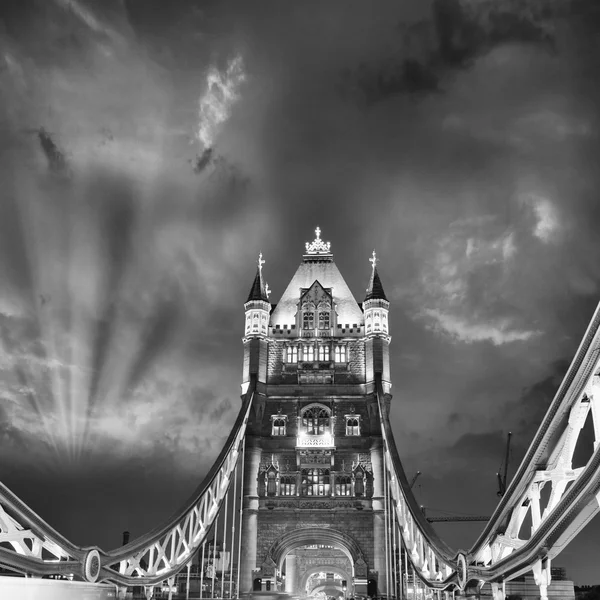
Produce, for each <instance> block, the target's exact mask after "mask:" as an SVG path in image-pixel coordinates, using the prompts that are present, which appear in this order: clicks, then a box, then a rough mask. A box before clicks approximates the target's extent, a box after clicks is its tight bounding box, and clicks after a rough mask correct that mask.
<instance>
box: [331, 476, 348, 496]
mask: <svg viewBox="0 0 600 600" xmlns="http://www.w3.org/2000/svg"><path fill="white" fill-rule="evenodd" d="M335 495H336V496H351V495H352V478H351V477H350V476H349V475H339V476H336V478H335Z"/></svg>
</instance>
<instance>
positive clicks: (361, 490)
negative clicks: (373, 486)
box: [354, 469, 365, 496]
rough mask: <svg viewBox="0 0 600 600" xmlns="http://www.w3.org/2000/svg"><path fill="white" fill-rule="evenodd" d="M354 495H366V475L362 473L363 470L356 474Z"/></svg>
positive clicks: (358, 470) (357, 471)
mask: <svg viewBox="0 0 600 600" xmlns="http://www.w3.org/2000/svg"><path fill="white" fill-rule="evenodd" d="M354 495H355V496H364V495H365V474H364V473H363V472H362V470H361V469H357V470H356V472H355V473H354Z"/></svg>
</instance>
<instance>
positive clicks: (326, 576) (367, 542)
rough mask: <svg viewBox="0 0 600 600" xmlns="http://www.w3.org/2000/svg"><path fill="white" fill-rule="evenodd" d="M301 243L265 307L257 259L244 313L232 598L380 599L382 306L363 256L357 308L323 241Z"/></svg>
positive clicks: (385, 365)
mask: <svg viewBox="0 0 600 600" xmlns="http://www.w3.org/2000/svg"><path fill="white" fill-rule="evenodd" d="M316 234H317V235H316V239H315V240H314V241H313V242H312V243H310V244H306V252H305V254H304V256H303V260H302V262H301V264H300V266H299V267H298V269H297V271H296V273H295V275H294V276H293V278H292V280H291V282H290V284H289V285H288V287H287V289H286V290H285V292H284V293H283V296H282V297H281V299H280V301H279V302H278V303H277V304H276V305H272V304H271V303H270V302H269V298H268V294H267V286H266V285H265V282H264V280H263V276H262V263H263V261H262V259H259V265H258V270H257V273H256V277H255V280H254V283H253V285H252V288H251V291H250V295H249V297H248V300H247V302H246V304H245V305H244V308H245V336H244V338H243V341H244V371H243V384H242V389H243V391H245V390H246V389H247V388H248V385H249V384H250V381H251V380H252V379H254V380H255V381H256V394H255V398H254V404H253V411H252V413H251V415H250V419H249V421H248V428H247V431H246V447H245V464H244V473H245V480H244V507H243V516H242V540H243V541H242V543H243V548H242V553H241V556H242V562H241V565H240V592H241V593H244V592H248V591H250V590H251V589H253V587H254V588H255V589H256V587H258V586H260V588H261V589H263V590H275V589H278V590H285V591H287V592H290V593H297V594H305V593H311V591H312V593H315V592H317V591H323V592H324V593H326V594H327V595H335V594H333V593H331V592H332V591H335V590H342V587H343V585H345V586H346V588H347V593H348V595H355V594H360V595H366V593H367V581H368V580H371V581H377V583H378V593H379V594H386V593H387V590H386V557H385V539H384V538H385V513H384V508H385V505H384V485H383V468H382V465H383V456H382V432H381V424H380V412H379V408H378V403H377V402H378V401H377V395H376V389H375V381H376V379H378V380H380V381H381V382H382V386H383V390H384V392H385V394H386V399H387V401H388V402H389V400H390V399H391V396H390V395H389V392H390V388H391V383H390V372H389V349H388V347H389V342H390V337H389V335H388V314H389V313H388V309H389V303H388V301H387V299H386V297H385V293H384V291H383V287H382V285H381V281H380V279H379V275H378V273H377V268H376V260H375V256H373V258H372V259H371V262H372V268H371V279H370V282H369V287H368V290H367V295H366V298H365V300H364V302H362V303H361V304H359V303H357V302H356V300H355V299H354V297H353V296H352V293H351V292H350V290H349V288H348V286H347V285H346V283H345V281H344V279H343V278H342V276H341V274H340V272H339V270H338V268H337V266H336V265H335V263H334V261H333V255H332V253H331V251H330V245H329V243H325V242H323V240H321V239H320V230H319V229H318V228H317V230H316Z"/></svg>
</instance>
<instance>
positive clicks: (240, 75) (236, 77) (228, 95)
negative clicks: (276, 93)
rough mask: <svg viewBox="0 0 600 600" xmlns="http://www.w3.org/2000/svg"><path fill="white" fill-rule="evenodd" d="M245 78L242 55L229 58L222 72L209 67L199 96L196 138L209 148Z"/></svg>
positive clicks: (236, 97)
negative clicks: (203, 90)
mask: <svg viewBox="0 0 600 600" xmlns="http://www.w3.org/2000/svg"><path fill="white" fill-rule="evenodd" d="M245 80H246V74H245V73H244V66H243V61H242V57H241V56H240V55H238V56H236V57H235V58H234V59H232V60H230V61H229V63H228V65H227V69H226V70H225V71H224V72H221V71H219V70H218V69H217V68H216V67H211V68H210V69H209V71H208V75H207V76H206V92H205V93H204V94H203V95H202V97H201V98H200V102H199V104H200V108H199V111H198V116H199V119H200V122H199V124H198V139H199V140H200V141H201V142H202V145H203V147H204V148H211V147H212V146H213V144H214V142H215V139H216V136H217V134H218V132H219V129H220V126H221V125H222V124H223V123H224V122H225V121H227V119H228V118H229V116H230V114H231V107H232V106H233V104H234V103H235V102H236V101H237V100H238V99H239V93H238V88H239V87H240V85H241V84H242V82H244V81H245Z"/></svg>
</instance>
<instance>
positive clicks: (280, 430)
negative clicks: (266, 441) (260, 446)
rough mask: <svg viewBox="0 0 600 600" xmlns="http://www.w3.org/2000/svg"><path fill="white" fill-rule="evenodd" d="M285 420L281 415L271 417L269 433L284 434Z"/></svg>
mask: <svg viewBox="0 0 600 600" xmlns="http://www.w3.org/2000/svg"><path fill="white" fill-rule="evenodd" d="M285 425H286V420H285V419H284V418H282V417H278V418H274V419H273V429H272V431H271V435H285Z"/></svg>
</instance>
